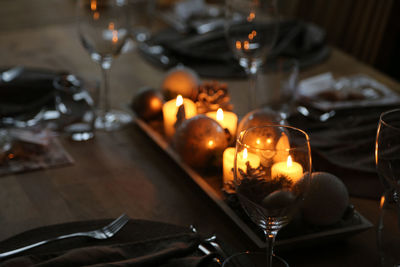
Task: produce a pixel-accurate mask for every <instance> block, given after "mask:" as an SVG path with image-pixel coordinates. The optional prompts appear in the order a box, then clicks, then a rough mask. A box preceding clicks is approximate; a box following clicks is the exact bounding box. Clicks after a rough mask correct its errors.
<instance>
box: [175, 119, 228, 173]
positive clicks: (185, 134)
mask: <svg viewBox="0 0 400 267" xmlns="http://www.w3.org/2000/svg"><path fill="white" fill-rule="evenodd" d="M172 143H173V147H174V149H175V151H176V152H177V153H178V155H179V156H180V157H181V159H182V160H183V161H184V162H186V163H187V164H188V165H190V166H191V167H194V168H207V167H215V166H221V165H222V154H223V151H224V149H225V148H226V147H227V146H228V139H227V133H226V132H225V130H224V129H223V128H222V127H221V126H220V125H219V123H217V122H216V121H215V120H213V119H211V118H209V117H207V116H205V115H197V116H195V117H192V118H190V119H188V120H185V121H184V122H183V123H182V124H181V125H180V126H179V127H178V128H177V129H176V132H175V135H174V137H173V141H172Z"/></svg>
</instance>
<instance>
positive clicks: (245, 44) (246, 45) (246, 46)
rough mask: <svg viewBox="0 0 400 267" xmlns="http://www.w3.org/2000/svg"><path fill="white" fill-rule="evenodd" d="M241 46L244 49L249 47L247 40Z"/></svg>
mask: <svg viewBox="0 0 400 267" xmlns="http://www.w3.org/2000/svg"><path fill="white" fill-rule="evenodd" d="M243 48H244V50H249V48H250V43H249V41H244V44H243Z"/></svg>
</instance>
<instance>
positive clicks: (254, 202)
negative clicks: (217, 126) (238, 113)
mask: <svg viewBox="0 0 400 267" xmlns="http://www.w3.org/2000/svg"><path fill="white" fill-rule="evenodd" d="M234 165H235V168H234V177H235V181H234V183H235V190H236V194H237V196H238V199H239V202H240V203H241V205H242V207H243V209H244V210H245V212H246V213H247V215H248V216H249V217H250V218H251V219H252V221H253V222H254V223H255V224H256V225H258V226H259V227H261V229H262V230H263V232H264V234H265V236H266V247H267V255H266V259H267V263H266V266H272V259H273V246H274V243H275V237H276V235H277V234H278V231H279V230H280V229H281V228H282V227H284V226H285V225H287V224H288V223H289V221H290V220H291V218H292V217H294V216H295V215H296V214H297V212H298V211H299V208H300V205H301V203H302V200H303V198H304V196H305V193H306V191H307V190H308V187H309V183H310V173H311V149H310V143H309V138H308V135H307V134H306V133H305V132H304V131H302V130H300V129H297V128H294V127H291V126H282V125H275V126H259V127H253V128H249V129H247V130H244V131H242V132H241V133H240V134H239V136H238V138H237V141H236V154H235V162H234Z"/></svg>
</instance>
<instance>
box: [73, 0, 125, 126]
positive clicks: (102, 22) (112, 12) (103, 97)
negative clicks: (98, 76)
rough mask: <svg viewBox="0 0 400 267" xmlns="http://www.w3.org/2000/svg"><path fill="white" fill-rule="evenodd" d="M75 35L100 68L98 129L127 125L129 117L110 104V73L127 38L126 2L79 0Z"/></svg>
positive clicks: (118, 0) (121, 0)
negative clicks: (100, 85) (77, 35)
mask: <svg viewBox="0 0 400 267" xmlns="http://www.w3.org/2000/svg"><path fill="white" fill-rule="evenodd" d="M77 19H78V34H79V39H80V41H81V43H82V46H83V47H84V48H85V49H86V51H87V52H88V53H89V55H90V57H91V59H92V60H93V61H94V62H96V63H98V64H99V65H100V68H101V71H102V81H103V86H102V88H101V90H100V96H99V98H98V103H97V107H98V108H97V119H96V123H95V126H96V128H97V129H103V130H116V129H118V128H120V127H121V126H123V125H125V124H126V123H129V122H130V121H131V120H132V118H131V116H130V115H129V114H128V113H126V112H124V111H119V110H112V109H111V105H110V88H109V71H110V68H111V65H112V62H113V60H114V59H115V58H116V57H117V56H118V55H119V54H120V53H121V50H122V49H123V47H124V45H125V43H126V40H127V39H128V36H129V30H128V26H129V22H128V14H127V4H126V1H125V0H79V1H78V4H77Z"/></svg>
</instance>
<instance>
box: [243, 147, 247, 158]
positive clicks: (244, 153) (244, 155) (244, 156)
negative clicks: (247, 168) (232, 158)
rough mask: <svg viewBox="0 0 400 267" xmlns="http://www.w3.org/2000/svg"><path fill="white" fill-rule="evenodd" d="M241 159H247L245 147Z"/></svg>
mask: <svg viewBox="0 0 400 267" xmlns="http://www.w3.org/2000/svg"><path fill="white" fill-rule="evenodd" d="M243 159H247V148H245V149H244V150H243Z"/></svg>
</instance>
